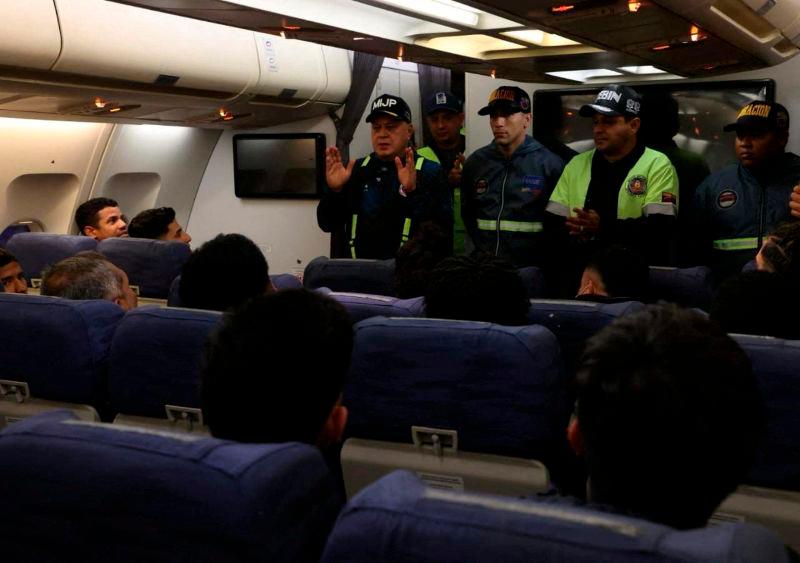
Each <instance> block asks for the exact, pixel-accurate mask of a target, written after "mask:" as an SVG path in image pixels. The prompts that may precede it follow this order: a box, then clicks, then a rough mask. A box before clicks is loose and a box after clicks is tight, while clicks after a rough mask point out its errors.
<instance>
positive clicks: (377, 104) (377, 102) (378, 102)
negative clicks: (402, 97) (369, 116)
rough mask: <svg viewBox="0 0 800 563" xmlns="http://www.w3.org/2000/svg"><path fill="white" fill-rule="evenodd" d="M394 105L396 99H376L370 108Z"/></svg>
mask: <svg viewBox="0 0 800 563" xmlns="http://www.w3.org/2000/svg"><path fill="white" fill-rule="evenodd" d="M394 105H397V100H392V99H389V100H380V99H378V100H375V102H374V103H373V104H372V109H378V108H390V107H392V106H394Z"/></svg>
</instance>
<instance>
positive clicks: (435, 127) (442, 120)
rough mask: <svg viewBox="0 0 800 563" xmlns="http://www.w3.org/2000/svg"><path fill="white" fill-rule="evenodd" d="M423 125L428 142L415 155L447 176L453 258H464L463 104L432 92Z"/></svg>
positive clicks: (450, 97) (443, 93) (452, 98)
mask: <svg viewBox="0 0 800 563" xmlns="http://www.w3.org/2000/svg"><path fill="white" fill-rule="evenodd" d="M425 121H426V122H427V123H428V129H429V130H430V133H431V140H432V142H431V143H430V144H429V145H426V146H424V147H422V148H420V149H417V154H418V155H420V156H422V157H425V158H427V159H428V160H432V161H433V162H436V163H437V164H439V165H440V166H441V167H442V170H444V172H445V174H447V183H448V185H449V186H450V188H451V189H452V190H453V209H454V210H455V214H454V220H455V222H454V225H453V254H456V255H459V254H464V233H465V231H464V222H463V221H462V220H461V213H460V211H459V210H460V209H461V168H462V165H463V164H464V103H463V102H462V101H461V100H460V99H459V98H458V97H457V96H454V95H453V94H452V93H451V92H436V93H435V94H434V95H433V96H431V98H430V99H429V100H428V101H427V103H426V104H425Z"/></svg>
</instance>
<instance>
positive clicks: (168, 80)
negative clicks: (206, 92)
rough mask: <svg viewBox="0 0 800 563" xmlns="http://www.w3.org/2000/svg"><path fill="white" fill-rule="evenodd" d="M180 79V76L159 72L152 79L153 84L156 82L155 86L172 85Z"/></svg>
mask: <svg viewBox="0 0 800 563" xmlns="http://www.w3.org/2000/svg"><path fill="white" fill-rule="evenodd" d="M180 79H181V77H180V76H172V75H171V74H159V75H158V76H157V77H156V79H155V80H154V81H153V84H156V85H157V86H174V85H175V84H176V83H177V82H178V80H180Z"/></svg>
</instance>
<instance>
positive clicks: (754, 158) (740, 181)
mask: <svg viewBox="0 0 800 563" xmlns="http://www.w3.org/2000/svg"><path fill="white" fill-rule="evenodd" d="M724 130H725V131H735V132H736V141H735V149H736V158H737V159H738V160H739V162H738V163H736V164H731V165H729V166H726V167H725V168H723V169H721V170H719V171H717V172H715V173H714V174H711V175H710V176H709V177H708V178H706V180H705V181H704V182H703V183H702V184H700V186H699V187H698V188H697V193H696V194H695V200H694V206H693V207H694V211H695V217H694V220H693V222H694V224H695V228H696V233H697V234H696V237H697V244H698V246H699V247H700V248H701V249H702V250H703V254H702V256H701V257H700V261H701V262H703V263H706V264H710V265H711V266H712V268H713V269H714V272H715V274H716V281H717V283H719V282H721V281H722V280H723V279H724V278H725V277H727V276H729V275H732V274H735V273H738V272H740V271H741V269H742V267H743V266H744V264H746V263H747V262H748V261H750V260H752V259H753V258H754V257H755V255H756V252H757V251H758V249H759V248H760V246H761V242H762V240H763V239H764V238H766V236H767V235H768V234H769V233H770V232H772V231H773V230H774V229H775V227H777V226H778V224H779V223H781V222H783V221H789V220H793V219H794V218H795V216H794V215H793V214H792V212H791V211H792V208H791V207H790V203H791V199H792V189H793V188H794V186H795V185H796V184H797V183H798V182H799V181H800V156H797V155H796V154H793V153H788V152H786V143H787V141H788V139H789V112H787V111H786V108H785V107H783V106H782V105H781V104H778V103H774V102H762V101H757V102H750V103H749V104H747V105H745V106H744V107H743V108H742V109H741V110H739V116H738V118H737V120H736V122H735V123H730V124H728V125H726V126H725V127H724Z"/></svg>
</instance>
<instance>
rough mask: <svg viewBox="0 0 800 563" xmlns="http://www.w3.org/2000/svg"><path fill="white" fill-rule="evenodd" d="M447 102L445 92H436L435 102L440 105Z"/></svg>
mask: <svg viewBox="0 0 800 563" xmlns="http://www.w3.org/2000/svg"><path fill="white" fill-rule="evenodd" d="M446 103H447V94H445V93H444V92H437V93H436V104H437V105H442V104H446Z"/></svg>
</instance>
